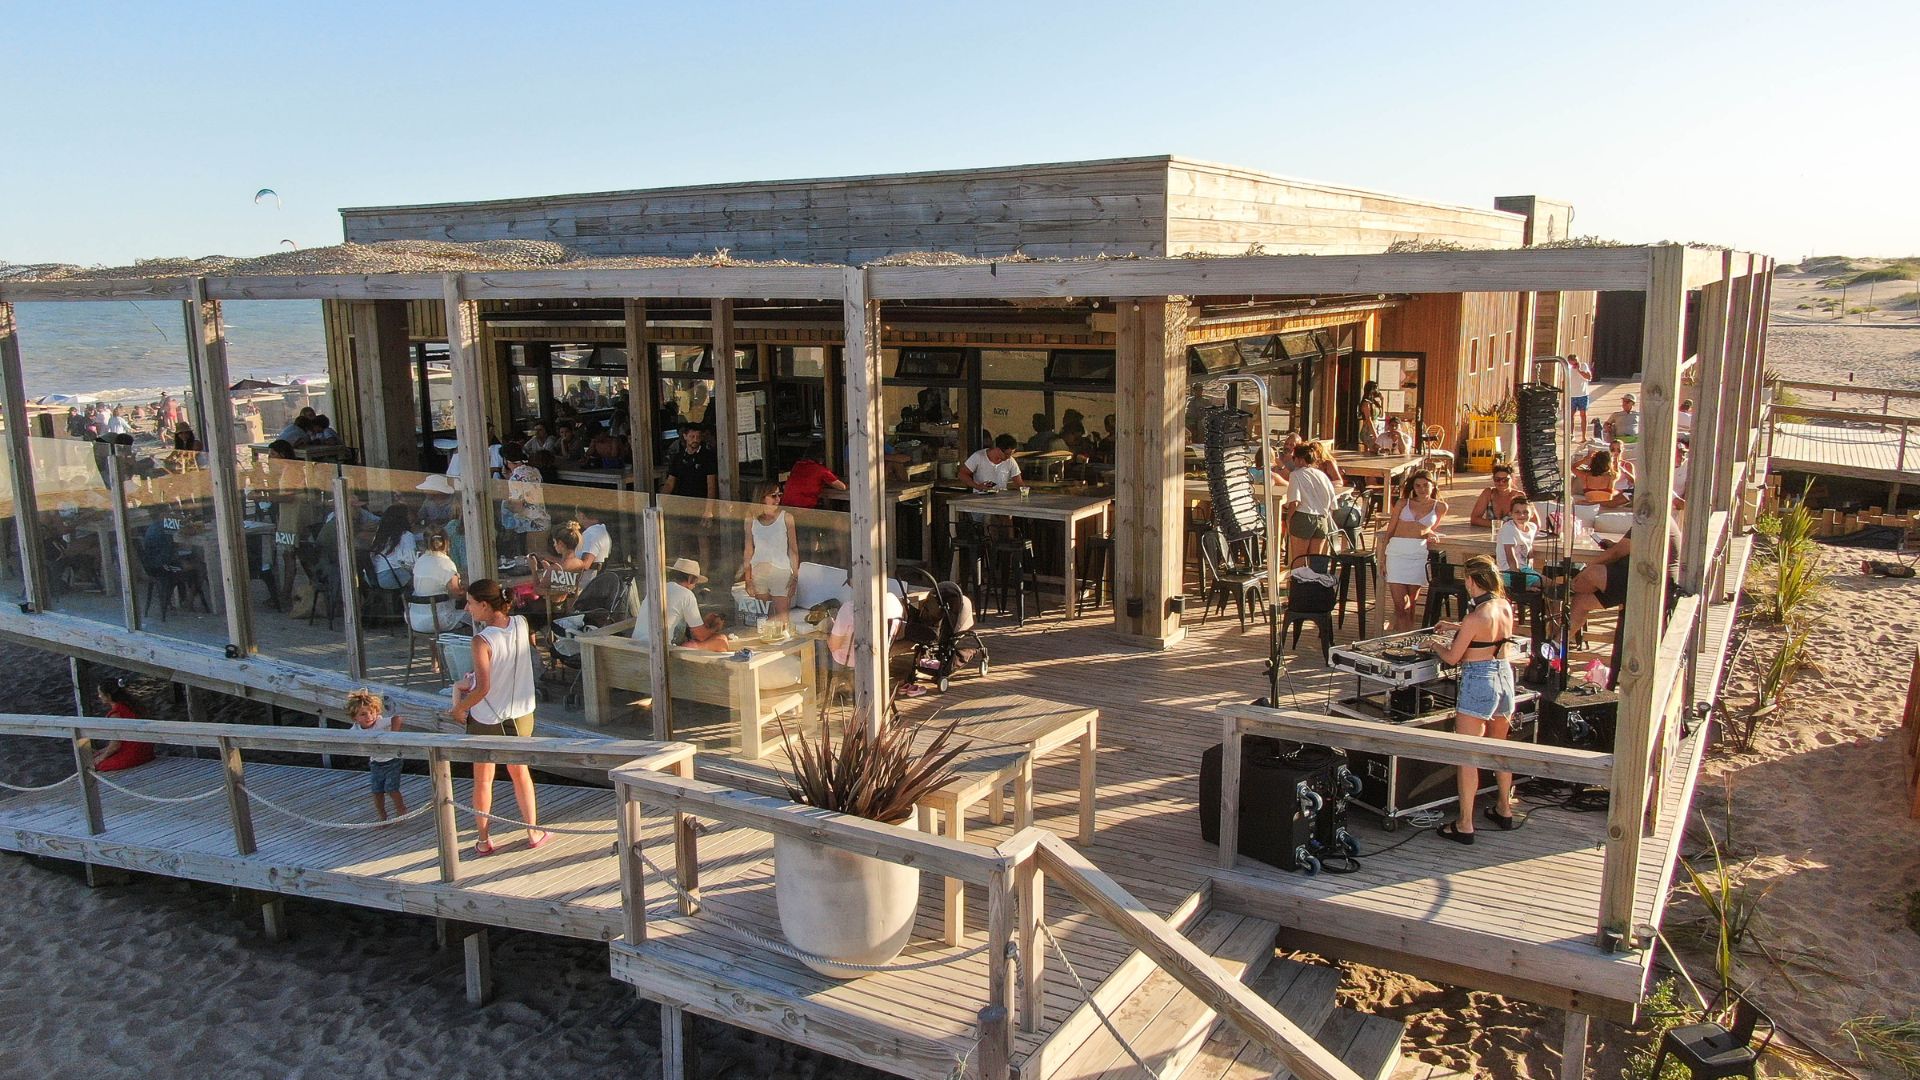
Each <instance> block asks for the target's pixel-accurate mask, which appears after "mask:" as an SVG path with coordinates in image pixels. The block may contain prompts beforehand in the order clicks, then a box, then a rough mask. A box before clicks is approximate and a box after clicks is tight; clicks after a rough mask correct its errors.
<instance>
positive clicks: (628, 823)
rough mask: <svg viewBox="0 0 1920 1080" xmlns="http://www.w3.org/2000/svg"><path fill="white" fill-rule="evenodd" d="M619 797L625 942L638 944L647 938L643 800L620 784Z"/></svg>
mask: <svg viewBox="0 0 1920 1080" xmlns="http://www.w3.org/2000/svg"><path fill="white" fill-rule="evenodd" d="M617 786H618V788H619V792H618V793H619V798H620V820H619V827H620V909H621V910H622V911H623V912H625V913H626V920H627V932H626V942H627V944H629V945H638V944H640V943H641V942H643V941H645V940H647V868H646V864H645V863H643V862H641V861H640V836H641V832H640V830H641V825H642V822H641V811H642V810H643V809H644V808H643V807H642V806H641V804H640V800H638V799H636V798H634V797H633V789H632V788H630V787H628V786H627V785H625V784H620V785H617Z"/></svg>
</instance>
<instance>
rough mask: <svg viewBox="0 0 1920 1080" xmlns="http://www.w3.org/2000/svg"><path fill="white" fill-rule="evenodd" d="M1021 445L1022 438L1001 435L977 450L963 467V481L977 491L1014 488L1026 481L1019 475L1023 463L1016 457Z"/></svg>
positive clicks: (961, 473)
mask: <svg viewBox="0 0 1920 1080" xmlns="http://www.w3.org/2000/svg"><path fill="white" fill-rule="evenodd" d="M1019 445H1020V440H1018V439H1016V438H1014V437H1013V436H1011V435H1002V436H1000V437H999V438H998V439H995V440H994V441H993V445H992V446H989V447H987V448H986V449H984V450H976V451H974V454H973V456H972V457H970V458H968V459H967V460H966V462H965V463H963V464H962V465H961V466H960V482H961V483H963V484H965V485H967V486H968V487H970V488H973V489H974V490H975V491H1012V490H1013V489H1014V488H1017V487H1019V486H1021V485H1022V484H1024V483H1026V481H1025V480H1023V479H1021V477H1020V463H1019V462H1017V461H1015V460H1014V459H1013V452H1014V450H1015V449H1017V448H1018V447H1019Z"/></svg>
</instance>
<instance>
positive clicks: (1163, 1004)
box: [1046, 911, 1280, 1080]
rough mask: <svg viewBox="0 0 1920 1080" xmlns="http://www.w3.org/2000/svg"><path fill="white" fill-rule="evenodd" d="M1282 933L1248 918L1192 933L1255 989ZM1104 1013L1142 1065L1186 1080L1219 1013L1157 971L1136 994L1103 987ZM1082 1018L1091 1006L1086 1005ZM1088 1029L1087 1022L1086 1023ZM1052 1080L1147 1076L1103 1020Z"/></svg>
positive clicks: (1214, 921)
mask: <svg viewBox="0 0 1920 1080" xmlns="http://www.w3.org/2000/svg"><path fill="white" fill-rule="evenodd" d="M1279 931H1280V928H1279V926H1278V925H1276V924H1274V923H1272V922H1269V921H1267V920H1265V919H1259V918H1254V917H1253V916H1249V915H1234V914H1230V913H1228V912H1222V911H1216V912H1210V913H1208V914H1207V915H1205V916H1203V917H1202V918H1201V919H1200V920H1199V921H1198V922H1196V923H1195V924H1194V926H1193V928H1192V929H1191V930H1190V931H1188V934H1187V936H1188V938H1189V939H1191V940H1192V941H1193V942H1194V944H1196V945H1198V946H1200V948H1202V949H1204V950H1205V951H1206V952H1207V954H1208V955H1210V956H1212V957H1213V959H1214V960H1215V961H1216V962H1217V963H1219V965H1220V966H1221V967H1222V968H1223V969H1225V970H1226V972H1227V973H1228V974H1229V975H1232V976H1233V977H1235V978H1237V979H1240V980H1242V981H1251V980H1253V979H1255V978H1256V977H1258V976H1260V975H1261V974H1262V973H1263V972H1265V971H1266V970H1267V967H1268V965H1269V964H1270V963H1271V962H1272V961H1273V959H1274V939H1275V938H1276V937H1278V936H1279ZM1096 995H1097V996H1098V997H1099V998H1100V1001H1101V1007H1102V1008H1103V1009H1105V1010H1106V1013H1107V1015H1108V1017H1110V1018H1111V1019H1112V1020H1113V1024H1114V1026H1115V1027H1117V1028H1119V1029H1120V1031H1121V1033H1122V1034H1124V1035H1125V1036H1126V1038H1127V1042H1128V1043H1129V1044H1131V1045H1132V1046H1133V1048H1134V1050H1135V1051H1136V1052H1138V1053H1139V1054H1140V1056H1141V1057H1143V1058H1145V1059H1146V1061H1147V1063H1148V1064H1150V1065H1152V1066H1153V1069H1154V1072H1155V1073H1157V1074H1159V1075H1160V1076H1162V1077H1172V1076H1178V1075H1180V1071H1181V1070H1182V1069H1184V1068H1185V1067H1186V1065H1187V1063H1188V1062H1189V1061H1191V1060H1193V1057H1194V1055H1195V1054H1197V1053H1198V1052H1199V1050H1200V1044H1201V1043H1202V1041H1204V1040H1205V1038H1206V1035H1207V1031H1208V1030H1209V1029H1210V1028H1211V1027H1212V1026H1213V1022H1214V1013H1213V1010H1212V1009H1210V1008H1208V1007H1207V1005H1206V1004H1205V1003H1203V1002H1202V1001H1201V1000H1200V999H1199V998H1197V997H1195V996H1194V995H1193V994H1192V993H1190V992H1189V991H1188V990H1187V989H1186V988H1185V987H1183V986H1181V985H1180V984H1179V983H1178V982H1177V981H1175V979H1174V978H1173V976H1171V975H1169V974H1167V973H1166V972H1165V971H1162V970H1160V969H1158V968H1152V969H1151V970H1150V971H1149V972H1148V974H1147V975H1146V977H1145V978H1144V979H1143V980H1141V981H1139V982H1138V983H1137V984H1136V985H1135V986H1133V987H1132V988H1127V989H1123V988H1119V987H1111V986H1106V985H1103V986H1101V987H1099V988H1097V989H1096ZM1081 1010H1082V1011H1089V1010H1087V1006H1086V1005H1085V1004H1082V1006H1081ZM1083 1023H1084V1020H1083ZM1061 1051H1062V1053H1063V1054H1065V1057H1064V1060H1063V1061H1062V1062H1061V1064H1060V1065H1059V1067H1057V1068H1055V1069H1052V1070H1050V1071H1049V1072H1048V1076H1047V1078H1046V1080H1094V1078H1096V1077H1112V1078H1116V1080H1117V1078H1120V1077H1128V1078H1135V1080H1145V1074H1144V1073H1143V1072H1141V1070H1140V1067H1139V1066H1138V1065H1136V1064H1135V1063H1134V1061H1133V1058H1132V1057H1130V1056H1129V1055H1128V1054H1127V1051H1126V1049H1125V1048H1124V1047H1122V1046H1121V1045H1120V1043H1119V1041H1118V1040H1116V1039H1115V1038H1114V1037H1113V1034H1112V1033H1111V1032H1109V1031H1108V1030H1107V1029H1106V1026H1105V1025H1103V1024H1100V1023H1099V1021H1098V1019H1097V1018H1096V1019H1095V1020H1094V1021H1093V1027H1092V1029H1091V1031H1090V1033H1089V1034H1087V1035H1086V1036H1085V1037H1084V1039H1083V1040H1082V1041H1081V1042H1080V1044H1079V1045H1078V1046H1077V1047H1075V1048H1074V1049H1073V1050H1072V1051H1071V1053H1066V1052H1065V1048H1064V1047H1062V1048H1061Z"/></svg>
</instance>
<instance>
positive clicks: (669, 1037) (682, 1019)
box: [660, 1001, 698, 1080]
mask: <svg viewBox="0 0 1920 1080" xmlns="http://www.w3.org/2000/svg"><path fill="white" fill-rule="evenodd" d="M692 1027H693V1018H692V1017H690V1016H688V1015H687V1010H686V1009H685V1008H684V1007H682V1006H679V1005H670V1004H668V1003H667V1002H664V1001H663V1002H661V1003H660V1080H687V1077H688V1076H690V1075H698V1073H694V1072H691V1071H690V1070H689V1069H688V1066H689V1065H690V1064H691V1059H692V1057H693V1045H694V1043H693V1037H692V1036H693V1030H692Z"/></svg>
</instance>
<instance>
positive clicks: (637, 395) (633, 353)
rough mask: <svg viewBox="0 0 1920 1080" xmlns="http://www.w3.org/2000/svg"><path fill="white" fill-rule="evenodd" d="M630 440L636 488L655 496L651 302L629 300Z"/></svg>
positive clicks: (628, 381) (628, 376)
mask: <svg viewBox="0 0 1920 1080" xmlns="http://www.w3.org/2000/svg"><path fill="white" fill-rule="evenodd" d="M623 306H624V307H625V309H626V328H627V441H628V442H629V443H631V444H632V446H633V487H634V490H635V491H638V492H640V493H641V494H643V495H646V496H647V498H648V501H649V502H651V501H652V496H653V470H654V462H653V449H654V440H655V439H657V438H658V437H659V435H658V433H657V432H655V431H654V430H653V422H654V412H653V394H652V393H651V391H652V387H651V386H650V385H649V384H648V379H647V371H648V368H649V367H650V365H649V364H648V363H647V302H646V301H645V300H627V301H625V302H624V305H623Z"/></svg>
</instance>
